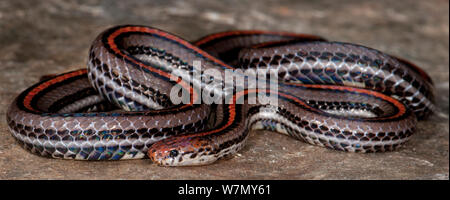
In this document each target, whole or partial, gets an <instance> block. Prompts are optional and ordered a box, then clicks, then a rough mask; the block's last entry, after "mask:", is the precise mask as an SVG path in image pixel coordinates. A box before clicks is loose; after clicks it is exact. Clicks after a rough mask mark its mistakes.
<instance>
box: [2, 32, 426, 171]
mask: <svg viewBox="0 0 450 200" xmlns="http://www.w3.org/2000/svg"><path fill="white" fill-rule="evenodd" d="M195 62H198V63H200V67H201V69H202V71H205V70H216V71H218V72H219V73H220V74H219V75H220V76H219V77H223V76H224V75H225V73H226V70H227V69H229V70H234V71H235V74H234V75H235V77H237V78H239V77H240V78H243V79H245V80H246V82H245V84H244V86H243V87H241V88H229V87H228V85H227V80H220V79H215V78H211V77H210V76H207V75H206V74H205V73H202V71H199V70H198V68H196V66H194V65H195V64H194V63H195ZM237 67H239V70H238V69H237ZM245 70H248V71H252V70H253V71H254V72H258V73H259V74H264V75H265V76H267V77H269V76H272V77H276V81H277V82H278V83H277V84H276V86H277V87H276V88H277V90H273V89H272V88H259V87H250V86H249V83H248V82H250V80H253V79H255V77H256V76H257V75H256V74H253V75H254V76H253V75H252V74H250V75H249V74H243V73H240V72H242V71H245ZM195 74H199V77H200V78H199V79H193V76H194V75H195ZM189 80H191V81H189ZM257 83H258V84H260V83H262V82H261V81H259V82H257ZM264 83H268V84H269V85H270V84H272V83H273V81H272V82H271V81H265V82H264ZM175 85H177V86H179V87H180V89H181V91H184V92H187V93H188V97H189V102H188V103H182V104H176V103H174V102H173V101H171V91H172V88H173V87H174V86H175ZM202 91H207V92H210V93H211V92H212V93H213V94H217V95H219V96H220V97H221V100H220V102H221V103H214V104H206V103H200V104H198V103H195V102H198V101H201V100H202V95H203V93H202ZM260 94H263V96H271V95H274V96H276V100H277V104H272V103H268V104H267V103H263V102H261V101H260V100H259V99H258V95H260ZM432 101H433V85H432V82H431V79H430V78H429V77H428V75H427V74H426V73H425V72H423V71H422V70H421V69H420V68H418V67H416V66H415V65H413V64H411V63H409V62H407V61H405V60H403V59H400V58H396V57H393V56H389V55H386V54H384V53H382V52H380V51H377V50H374V49H370V48H367V47H363V46H360V45H355V44H348V43H340V42H328V41H326V40H324V39H322V38H320V37H317V36H312V35H303V34H293V33H280V32H267V31H232V32H223V33H217V34H212V35H209V36H206V37H204V38H202V39H200V40H198V41H197V42H194V43H189V42H187V41H185V40H183V39H181V38H179V37H177V36H175V35H172V34H170V33H167V32H164V31H161V30H158V29H155V28H151V27H146V26H134V25H126V26H117V27H113V28H110V29H108V30H106V31H104V32H103V33H102V34H100V35H99V36H98V37H97V38H96V39H95V41H94V42H93V44H92V47H91V49H90V51H89V62H88V69H81V70H77V71H72V72H68V73H65V74H61V75H57V76H55V77H52V78H49V79H46V80H43V81H41V82H40V83H37V84H35V85H33V86H32V87H30V88H28V89H27V90H25V91H24V92H22V93H21V94H20V95H19V96H18V97H17V98H16V99H15V101H14V102H13V103H12V104H11V106H10V107H9V110H8V112H7V122H8V125H9V128H10V130H11V133H12V135H13V136H14V137H15V138H16V139H17V141H18V142H19V143H20V144H21V145H23V146H24V147H25V148H26V149H27V150H29V151H31V152H33V153H36V154H38V155H42V156H49V157H54V158H65V159H80V160H120V159H138V158H144V157H149V158H150V159H151V160H153V161H155V162H157V163H158V164H161V165H169V166H178V165H201V164H209V163H212V162H214V161H216V160H217V159H220V158H222V157H224V156H227V155H232V154H233V153H235V152H237V151H239V150H240V149H241V148H242V147H243V145H244V143H245V141H246V139H247V136H248V133H249V130H256V129H267V130H272V131H276V132H280V133H284V134H287V135H290V136H292V137H294V138H297V139H299V140H302V141H305V142H308V143H310V144H315V145H319V146H324V147H328V148H331V149H336V150H342V151H351V152H381V151H391V150H395V149H397V148H398V147H399V146H401V145H402V144H403V143H404V142H406V141H407V140H408V138H409V137H410V136H411V135H412V134H413V132H414V128H415V123H416V120H417V119H418V118H419V119H420V118H424V117H426V116H428V115H429V114H430V113H431V111H432V110H433V109H434V108H433V103H432ZM118 108H121V109H122V110H118Z"/></svg>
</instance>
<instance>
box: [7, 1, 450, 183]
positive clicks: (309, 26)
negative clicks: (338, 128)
mask: <svg viewBox="0 0 450 200" xmlns="http://www.w3.org/2000/svg"><path fill="white" fill-rule="evenodd" d="M118 24H142V25H150V26H154V27H158V28H160V29H163V30H167V31H169V32H172V33H176V34H177V35H179V36H182V37H184V38H186V39H188V40H195V39H197V38H199V37H201V36H203V35H206V34H209V33H213V32H218V31H225V30H232V29H262V30H282V31H293V32H299V33H310V34H317V35H321V36H323V37H326V38H328V39H330V40H339V41H345V42H352V43H358V44H363V45H366V46H370V47H373V48H376V49H379V50H382V51H385V52H387V53H390V54H394V55H397V56H400V57H403V58H406V59H408V60H411V61H412V62H414V63H416V64H418V65H419V66H421V67H422V68H423V69H425V71H427V72H428V73H429V74H430V76H431V77H432V78H433V80H434V83H435V86H436V91H437V92H436V94H437V95H438V96H437V98H436V100H437V107H438V108H439V110H440V111H439V112H438V113H436V114H435V115H434V116H433V117H431V118H429V119H428V120H426V121H420V122H419V123H418V124H417V131H416V134H415V135H414V136H413V138H412V140H411V141H410V142H408V143H407V145H406V146H405V147H404V148H402V149H401V150H399V151H396V152H390V153H377V154H355V153H344V152H337V151H332V150H328V149H325V148H321V147H317V146H312V145H309V144H306V143H303V142H301V141H297V140H293V139H291V138H289V137H287V136H284V135H280V134H275V133H272V132H268V131H260V132H253V133H252V134H251V136H250V139H249V142H248V144H247V146H246V147H245V148H244V149H243V150H242V151H240V152H239V154H238V155H236V156H235V157H234V158H233V159H230V160H223V161H219V162H217V163H215V164H213V165H209V166H203V167H183V168H164V167H158V166H156V165H154V164H151V162H150V161H149V160H132V161H119V162H83V161H70V160H56V159H48V158H42V157H38V156H35V155H32V154H30V153H28V152H26V151H25V150H24V149H22V148H21V147H19V146H18V145H17V143H16V142H15V141H14V140H13V138H12V137H11V135H10V133H9V131H8V129H7V125H6V123H5V121H6V120H5V113H6V110H7V107H8V106H9V104H10V103H11V101H12V100H13V98H14V97H15V96H17V95H18V94H19V92H21V91H22V90H24V89H25V88H27V87H28V86H30V85H31V84H33V83H35V82H37V81H38V79H39V77H40V76H42V75H45V74H51V73H61V72H66V71H68V70H72V69H77V68H81V67H84V66H85V63H86V61H87V55H88V53H87V52H88V48H89V46H90V43H91V42H92V40H93V39H94V38H95V37H96V35H97V34H99V33H100V32H101V31H102V30H104V29H105V28H107V27H110V26H113V25H118ZM448 55H449V2H448V1H447V0H429V1H421V0H415V1H413V0H405V1H387V0H382V1H360V0H343V1H334V0H316V1H294V0H282V1H277V0H259V1H250V0H246V1H240V0H231V1H208V0H204V1H189V2H187V1H167V0H159V1H145V2H144V1H138V0H127V1H114V2H113V1H101V0H82V1H60V0H45V1H25V0H15V1H0V179H446V180H448V179H449V175H448V174H449V154H448V152H449V137H448V135H449V122H448V114H449V111H448V110H449V70H448V66H449V56H448Z"/></svg>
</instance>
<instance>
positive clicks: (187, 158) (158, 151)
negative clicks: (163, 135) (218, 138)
mask: <svg viewBox="0 0 450 200" xmlns="http://www.w3.org/2000/svg"><path fill="white" fill-rule="evenodd" d="M210 144H211V143H210V141H208V139H204V138H199V137H189V136H178V137H172V138H167V139H164V140H161V141H158V142H156V143H154V144H153V145H152V146H151V147H150V148H149V150H148V152H147V155H148V157H149V158H150V159H151V160H152V161H153V162H156V163H157V164H158V165H163V166H191V165H206V164H210V163H212V162H214V161H216V160H217V157H216V156H214V154H213V148H212V147H211V145H210Z"/></svg>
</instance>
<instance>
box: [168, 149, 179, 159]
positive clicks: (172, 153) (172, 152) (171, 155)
mask: <svg viewBox="0 0 450 200" xmlns="http://www.w3.org/2000/svg"><path fill="white" fill-rule="evenodd" d="M169 156H170V157H172V158H174V157H176V156H178V151H177V150H172V151H170V154H169Z"/></svg>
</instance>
